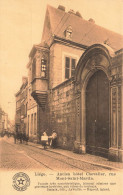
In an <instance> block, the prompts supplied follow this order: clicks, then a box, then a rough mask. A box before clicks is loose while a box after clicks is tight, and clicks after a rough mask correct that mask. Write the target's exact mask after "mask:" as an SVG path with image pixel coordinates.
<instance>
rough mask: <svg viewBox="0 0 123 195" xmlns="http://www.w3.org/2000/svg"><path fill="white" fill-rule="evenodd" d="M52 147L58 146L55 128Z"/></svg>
mask: <svg viewBox="0 0 123 195" xmlns="http://www.w3.org/2000/svg"><path fill="white" fill-rule="evenodd" d="M51 147H52V148H56V147H57V133H56V131H55V130H53V131H52V142H51Z"/></svg>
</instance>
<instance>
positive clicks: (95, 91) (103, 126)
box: [86, 70, 109, 156]
mask: <svg viewBox="0 0 123 195" xmlns="http://www.w3.org/2000/svg"><path fill="white" fill-rule="evenodd" d="M86 148H87V152H89V153H93V154H99V155H102V156H107V154H108V148H109V81H108V78H107V76H106V74H105V73H104V72H103V71H101V70H99V71H97V72H96V73H94V74H93V75H92V77H91V78H90V79H89V82H88V85H87V88H86Z"/></svg>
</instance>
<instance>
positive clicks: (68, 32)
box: [65, 26, 73, 39]
mask: <svg viewBox="0 0 123 195" xmlns="http://www.w3.org/2000/svg"><path fill="white" fill-rule="evenodd" d="M72 32H73V31H72V26H68V27H67V29H66V30H65V37H66V39H72Z"/></svg>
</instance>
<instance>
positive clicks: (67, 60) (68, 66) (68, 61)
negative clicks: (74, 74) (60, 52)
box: [65, 57, 70, 68]
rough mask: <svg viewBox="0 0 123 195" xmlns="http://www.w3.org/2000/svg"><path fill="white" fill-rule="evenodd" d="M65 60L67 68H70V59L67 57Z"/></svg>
mask: <svg viewBox="0 0 123 195" xmlns="http://www.w3.org/2000/svg"><path fill="white" fill-rule="evenodd" d="M65 60H66V61H65V67H66V68H70V58H68V57H66V58H65Z"/></svg>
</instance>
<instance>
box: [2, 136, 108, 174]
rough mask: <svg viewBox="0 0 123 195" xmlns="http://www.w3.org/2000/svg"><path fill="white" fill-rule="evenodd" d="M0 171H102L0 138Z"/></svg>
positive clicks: (100, 168)
mask: <svg viewBox="0 0 123 195" xmlns="http://www.w3.org/2000/svg"><path fill="white" fill-rule="evenodd" d="M0 145H1V151H0V152H1V169H7V170H8V169H9V170H17V169H19V170H20V169H24V170H27V169H28V170H35V169H41V170H53V171H75V170H76V171H98V170H100V171H104V170H107V169H105V168H104V167H101V166H96V165H92V164H90V163H87V162H82V161H79V160H77V159H73V158H70V157H68V156H64V155H61V154H58V153H54V152H52V151H48V150H43V149H41V148H37V147H33V146H31V145H26V144H20V143H17V144H14V142H13V139H11V138H10V139H8V138H1V139H0Z"/></svg>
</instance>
